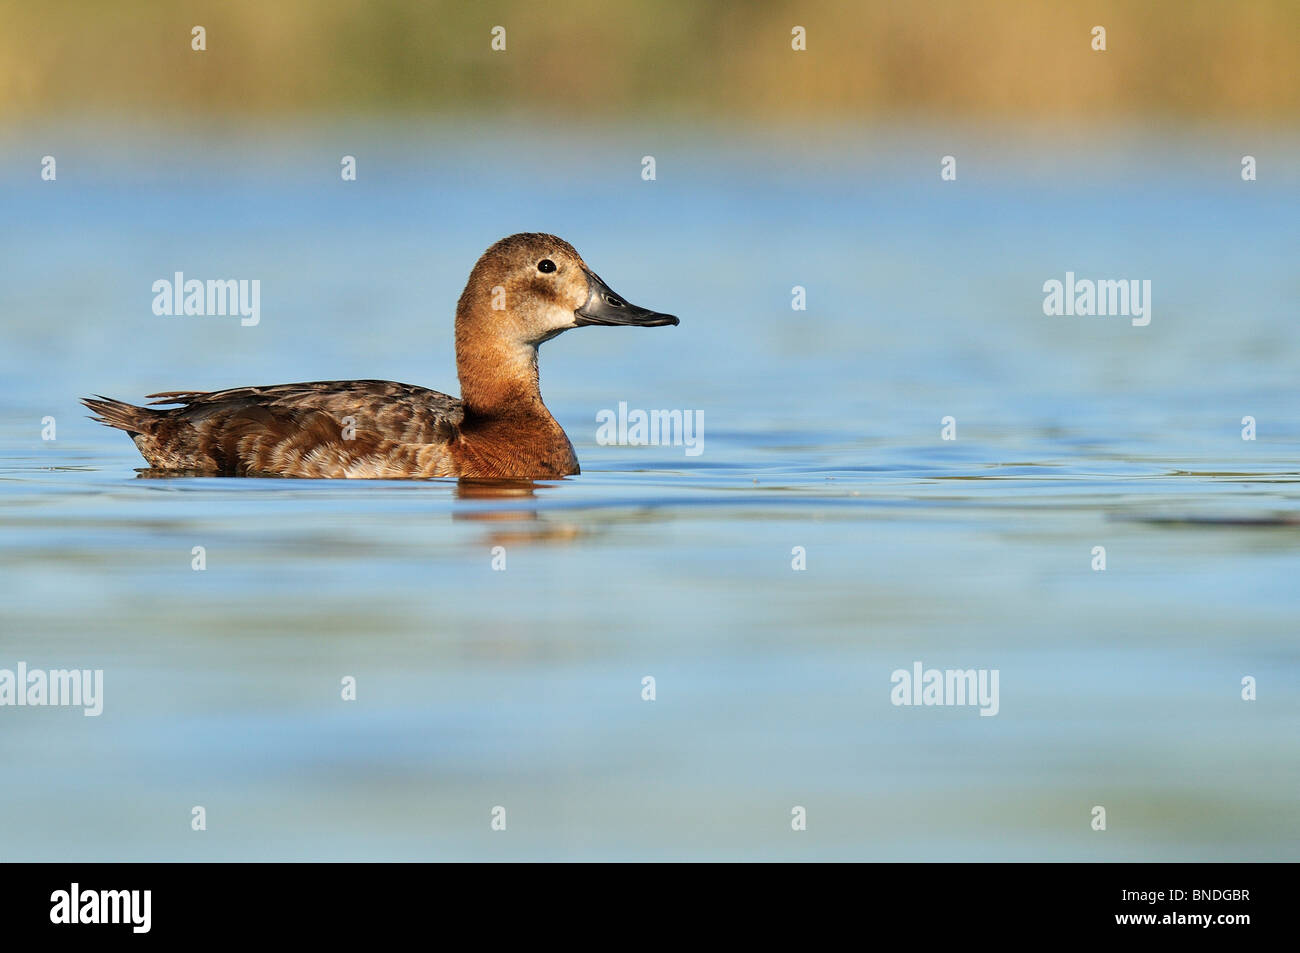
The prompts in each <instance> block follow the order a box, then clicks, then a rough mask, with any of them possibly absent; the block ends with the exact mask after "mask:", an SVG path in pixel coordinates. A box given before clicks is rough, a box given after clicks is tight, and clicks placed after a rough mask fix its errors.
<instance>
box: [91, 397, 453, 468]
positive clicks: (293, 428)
mask: <svg viewBox="0 0 1300 953" xmlns="http://www.w3.org/2000/svg"><path fill="white" fill-rule="evenodd" d="M149 397H151V398H154V399H153V400H152V401H151V403H150V406H148V407H135V406H133V405H131V404H126V403H123V402H121V401H115V400H111V399H109V398H104V397H100V398H97V399H91V398H87V399H85V400H84V401H83V403H84V404H85V405H86V406H87V407H89V408H90V409H91V410H93V411H95V413H96V414H97V416H96V417H95V418H94V419H96V420H99V421H100V422H101V423H104V424H107V425H108V426H110V427H116V428H118V429H119V430H125V431H126V432H127V433H128V434H129V435H130V436H131V438H132V439H133V440H134V441H135V444H136V446H137V447H138V448H139V449H140V453H141V454H142V455H143V456H144V458H145V459H146V460H147V461H148V462H149V464H150V465H151V466H153V467H156V468H160V469H168V470H195V471H200V472H213V473H223V474H231V475H240V476H243V475H250V474H280V475H282V476H303V477H325V476H329V477H342V476H356V477H384V478H397V477H410V476H449V475H454V461H453V459H452V455H451V447H452V444H453V443H454V442H455V441H456V439H457V437H458V435H459V427H460V424H461V421H462V420H463V419H464V408H463V405H462V404H461V402H460V401H459V400H456V399H455V398H454V397H449V396H448V395H446V394H440V393H438V392H437V391H433V390H428V389H427V388H424V387H415V386H412V385H410V384H398V383H395V382H393V381H313V382H309V383H303V384H276V385H274V386H271V387H235V388H231V389H229V390H221V391H167V392H165V393H159V394H150V395H149ZM159 405H175V406H167V407H160V406H159Z"/></svg>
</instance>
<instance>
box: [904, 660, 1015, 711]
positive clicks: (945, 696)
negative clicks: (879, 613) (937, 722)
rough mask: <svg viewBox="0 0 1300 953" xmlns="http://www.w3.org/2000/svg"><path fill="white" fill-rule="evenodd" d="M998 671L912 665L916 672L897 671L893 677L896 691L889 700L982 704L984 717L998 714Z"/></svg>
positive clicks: (908, 703)
mask: <svg viewBox="0 0 1300 953" xmlns="http://www.w3.org/2000/svg"><path fill="white" fill-rule="evenodd" d="M1000 674H1001V673H1000V671H999V670H998V669H996V668H994V669H987V668H981V669H974V668H966V669H961V668H949V669H937V668H925V667H924V666H923V665H922V664H921V663H920V662H913V663H912V670H911V671H908V670H907V669H905V668H899V669H895V670H894V673H893V674H892V675H890V676H889V681H890V683H891V684H893V686H894V687H893V688H892V689H891V690H890V692H889V700H890V701H891V702H892V703H893V704H895V705H943V706H961V705H978V706H979V710H980V714H981V715H996V714H997V713H998V709H999V707H1000V705H999V701H998V676H999V675H1000Z"/></svg>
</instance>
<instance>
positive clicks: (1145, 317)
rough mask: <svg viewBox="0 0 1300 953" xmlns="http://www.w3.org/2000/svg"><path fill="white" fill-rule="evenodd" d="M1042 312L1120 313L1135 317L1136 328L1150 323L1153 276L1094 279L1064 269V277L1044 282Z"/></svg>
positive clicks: (1085, 314) (1101, 315) (1051, 313)
mask: <svg viewBox="0 0 1300 953" xmlns="http://www.w3.org/2000/svg"><path fill="white" fill-rule="evenodd" d="M1043 294H1044V295H1046V297H1044V298H1043V314H1046V315H1076V314H1077V315H1083V316H1088V315H1097V316H1099V317H1109V316H1114V315H1120V316H1123V317H1128V318H1132V319H1133V320H1132V322H1131V323H1132V325H1133V326H1134V327H1135V328H1144V327H1146V326H1147V325H1148V324H1150V323H1151V279H1150V278H1144V279H1142V280H1141V281H1139V280H1138V279H1136V278H1121V279H1119V280H1112V279H1109V278H1102V279H1098V280H1097V281H1093V280H1092V279H1091V278H1075V277H1074V272H1072V271H1067V272H1066V273H1065V281H1063V282H1062V281H1058V280H1057V279H1055V278H1049V279H1048V280H1047V281H1045V282H1043Z"/></svg>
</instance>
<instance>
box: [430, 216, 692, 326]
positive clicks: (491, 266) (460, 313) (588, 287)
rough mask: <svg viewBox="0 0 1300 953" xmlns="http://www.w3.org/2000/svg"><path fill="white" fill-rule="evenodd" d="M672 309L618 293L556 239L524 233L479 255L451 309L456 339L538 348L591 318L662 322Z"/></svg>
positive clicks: (674, 321) (639, 323)
mask: <svg viewBox="0 0 1300 953" xmlns="http://www.w3.org/2000/svg"><path fill="white" fill-rule="evenodd" d="M677 323H679V322H678V320H677V318H675V317H674V316H673V315H671V314H662V313H660V312H658V311H651V310H649V309H648V308H641V307H638V306H637V305H634V304H632V303H631V302H629V301H627V300H626V299H624V298H623V297H621V296H620V295H618V294H616V293H615V292H614V291H613V290H612V289H611V288H610V287H609V285H607V284H605V282H604V281H603V280H602V279H601V277H600V276H599V275H597V274H596V273H595V272H594V271H592V270H591V269H590V268H588V267H587V263H586V262H585V261H583V260H582V256H581V255H579V254H578V252H577V250H576V249H575V248H574V247H573V246H572V245H570V244H569V243H568V242H566V241H565V240H564V239H562V238H557V237H556V236H554V235H546V234H542V233H540V232H525V233H521V234H519V235H511V236H510V237H509V238H503V239H501V241H499V242H497V243H496V244H495V245H493V246H492V247H491V248H489V249H488V250H487V251H485V252H484V253H483V256H482V257H481V258H480V259H479V260H478V263H477V264H475V265H474V270H473V271H472V272H471V273H470V276H469V282H468V284H466V286H465V291H464V293H463V294H462V295H461V297H460V303H459V304H458V305H457V308H456V337H457V342H458V343H459V341H460V339H461V336H462V333H464V334H472V335H488V336H491V337H493V338H496V339H498V340H499V341H501V342H502V343H505V344H515V345H521V346H524V347H533V348H536V347H537V345H539V344H541V343H542V342H544V341H549V340H550V339H551V338H553V337H555V336H556V335H557V334H560V333H562V332H564V331H568V330H569V329H570V328H578V327H582V326H584V325H589V324H603V325H617V324H626V325H636V326H640V327H647V328H653V327H661V326H663V325H666V324H677Z"/></svg>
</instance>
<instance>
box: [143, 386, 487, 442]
mask: <svg viewBox="0 0 1300 953" xmlns="http://www.w3.org/2000/svg"><path fill="white" fill-rule="evenodd" d="M146 396H148V397H151V398H156V399H154V400H150V401H149V406H150V407H156V406H159V405H163V404H179V405H181V406H179V407H171V408H169V409H168V410H166V411H164V413H166V414H168V416H170V417H172V418H173V419H177V420H183V421H185V422H187V423H189V424H191V425H192V426H195V427H201V426H202V425H203V424H204V423H207V422H214V421H215V419H217V418H230V417H235V416H247V414H244V413H243V412H247V411H253V412H254V413H253V414H252V415H251V416H254V417H258V418H262V419H265V415H264V414H260V413H256V411H259V410H260V411H265V412H266V413H267V414H269V415H270V416H271V417H273V418H275V419H277V420H279V421H282V422H284V423H287V424H292V423H293V421H294V420H295V419H296V418H307V417H311V418H313V419H317V418H318V415H324V416H327V417H330V418H332V419H333V420H334V421H335V422H336V423H338V425H339V429H342V427H343V426H344V418H345V417H351V418H352V421H351V423H352V426H353V427H355V429H356V431H357V433H363V432H364V433H365V434H367V435H370V436H374V437H378V438H380V439H384V440H391V441H394V442H396V443H414V444H424V443H446V442H447V441H449V440H452V439H454V438H455V436H456V430H457V428H458V427H459V426H460V423H461V421H462V420H463V419H464V416H465V413H464V406H463V405H462V404H461V402H460V401H459V400H457V399H456V398H455V397H450V396H448V395H447V394H442V393H439V392H438V391H436V390H429V389H428V388H427V387H416V386H415V385H413V384H399V383H396V382H395V381H310V382H307V383H302V384H274V385H271V386H270V387H232V388H230V389H228V390H218V391H166V392H163V393H158V394H148V395H146Z"/></svg>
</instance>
